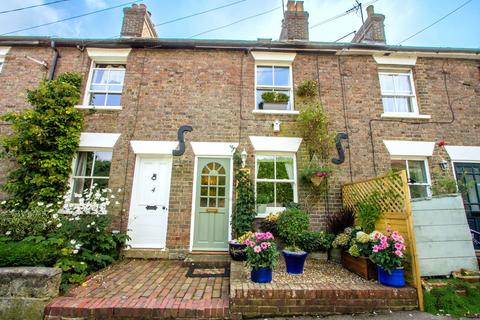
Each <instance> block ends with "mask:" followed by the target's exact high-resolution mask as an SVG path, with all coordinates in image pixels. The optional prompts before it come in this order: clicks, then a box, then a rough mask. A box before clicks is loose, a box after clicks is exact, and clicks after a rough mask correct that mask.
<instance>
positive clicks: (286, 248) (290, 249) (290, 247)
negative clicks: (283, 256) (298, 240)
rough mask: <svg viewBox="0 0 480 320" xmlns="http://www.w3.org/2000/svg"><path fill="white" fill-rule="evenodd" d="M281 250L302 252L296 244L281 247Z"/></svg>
mask: <svg viewBox="0 0 480 320" xmlns="http://www.w3.org/2000/svg"><path fill="white" fill-rule="evenodd" d="M283 250H284V251H288V252H295V253H300V252H304V250H302V249H301V248H299V247H297V246H286V247H285V248H283Z"/></svg>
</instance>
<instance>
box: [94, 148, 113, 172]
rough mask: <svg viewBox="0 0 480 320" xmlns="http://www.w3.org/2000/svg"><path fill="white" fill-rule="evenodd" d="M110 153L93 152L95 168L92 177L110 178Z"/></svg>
mask: <svg viewBox="0 0 480 320" xmlns="http://www.w3.org/2000/svg"><path fill="white" fill-rule="evenodd" d="M111 162H112V153H111V152H95V167H94V170H93V175H94V176H96V177H108V176H110V164H111Z"/></svg>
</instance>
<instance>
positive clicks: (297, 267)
mask: <svg viewBox="0 0 480 320" xmlns="http://www.w3.org/2000/svg"><path fill="white" fill-rule="evenodd" d="M282 253H283V257H284V258H285V264H286V266H287V273H290V274H302V273H303V266H304V265H305V259H306V258H307V255H308V253H306V252H305V251H302V252H290V251H286V250H283V251H282Z"/></svg>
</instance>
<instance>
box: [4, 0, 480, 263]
mask: <svg viewBox="0 0 480 320" xmlns="http://www.w3.org/2000/svg"><path fill="white" fill-rule="evenodd" d="M367 13H368V17H367V19H366V21H365V23H364V25H363V26H361V28H360V29H359V31H358V32H357V33H356V35H355V36H354V38H353V40H352V41H351V42H349V43H325V42H314V41H310V40H309V36H308V29H309V28H308V13H307V12H306V11H305V10H304V7H303V2H302V1H293V0H290V1H288V3H287V10H286V11H285V15H284V20H283V22H282V28H281V35H280V39H279V40H275V41H273V40H272V41H271V40H265V39H263V40H258V41H237V40H171V39H162V38H160V37H159V36H158V35H157V33H156V31H155V28H154V26H153V24H152V22H151V20H150V13H149V12H148V11H147V8H146V7H145V6H144V5H133V6H132V7H130V8H125V9H124V19H123V26H122V36H121V37H120V38H118V39H108V40H89V39H55V38H50V37H16V36H15V37H0V70H1V71H0V110H1V111H0V112H1V113H4V112H7V111H12V110H22V109H25V108H28V107H29V106H28V105H27V103H26V101H25V91H26V89H28V88H31V87H33V86H35V85H37V84H38V83H39V82H40V81H41V80H42V79H44V78H45V77H47V75H48V74H49V73H51V74H52V75H56V74H58V73H62V72H66V71H76V72H79V73H81V74H82V75H83V76H84V83H83V86H82V104H81V105H79V106H78V108H79V109H82V110H83V112H84V113H85V125H84V130H83V131H84V132H83V133H82V135H81V142H80V147H79V150H78V155H77V157H76V159H75V161H74V164H73V168H72V176H71V186H72V189H73V191H75V192H81V191H82V190H83V189H84V188H88V187H90V186H91V185H92V184H93V183H97V184H99V185H101V186H107V185H108V186H110V187H111V188H112V189H114V190H117V189H121V191H120V199H121V200H122V208H121V209H119V210H118V211H117V212H114V213H113V214H115V215H116V217H117V218H118V219H117V220H116V221H115V222H114V228H117V229H121V230H126V231H128V233H129V235H130V237H131V241H130V245H131V247H132V248H133V249H153V250H161V253H159V255H160V256H162V255H163V256H170V257H180V256H182V255H183V254H185V253H186V252H189V251H224V250H226V249H227V247H228V245H227V241H228V240H229V239H230V237H231V232H230V220H231V216H232V207H233V206H234V201H235V197H234V190H233V189H234V179H233V160H232V155H233V152H234V151H235V150H239V151H243V150H245V151H246V152H247V155H248V156H247V161H246V165H247V166H248V167H249V168H250V169H251V173H252V176H253V180H254V182H255V189H256V193H257V199H258V198H263V199H268V200H266V201H265V202H264V204H266V206H263V207H266V208H265V210H261V212H259V218H262V217H264V216H265V215H266V214H268V213H269V212H275V211H279V210H281V209H282V208H283V207H284V205H285V203H288V202H291V201H293V202H299V203H300V204H302V203H305V202H307V201H308V204H309V211H310V214H311V222H312V225H313V226H314V228H316V229H322V228H324V227H325V219H326V217H327V216H328V215H329V214H331V213H332V212H334V211H336V210H337V209H338V208H340V207H341V205H342V204H341V186H342V184H344V183H346V182H351V181H356V180H361V179H365V178H370V177H373V176H376V175H380V174H383V173H386V172H388V171H389V170H391V169H406V170H407V172H408V176H409V179H410V180H409V181H410V191H411V195H412V197H413V198H418V197H428V196H430V195H431V188H430V187H431V185H432V178H431V177H432V175H431V173H432V172H434V171H440V170H442V169H441V168H440V165H442V166H444V167H445V168H446V167H448V168H449V172H450V173H451V174H454V175H455V176H456V177H457V178H459V179H466V180H468V181H474V182H475V183H473V184H471V187H470V189H469V190H468V192H467V193H466V195H465V197H464V203H465V208H466V211H467V217H468V222H469V224H470V228H471V229H473V230H475V231H477V232H480V120H479V119H480V50H479V49H455V48H426V47H407V46H396V45H388V44H386V41H385V38H386V37H385V30H384V24H383V21H384V19H385V17H384V16H383V15H381V14H378V13H375V12H374V9H373V6H370V7H368V8H367ZM279 31H280V30H279ZM160 36H161V35H160ZM56 53H58V55H57V54H56ZM28 57H30V58H33V59H35V60H37V61H45V62H46V65H47V67H45V66H43V65H40V64H37V63H35V62H34V60H33V59H29V58H28ZM304 80H315V81H317V82H318V84H319V86H318V89H319V97H320V100H321V102H322V105H323V107H324V108H325V110H326V112H327V114H328V117H329V120H330V126H331V128H330V129H331V131H335V132H337V133H346V134H347V135H348V138H347V139H344V140H342V141H341V142H342V145H343V148H344V150H345V161H344V162H343V163H341V164H339V165H337V166H335V170H334V172H333V175H332V177H331V178H330V179H329V183H328V192H327V193H326V194H325V195H322V196H318V195H313V196H312V195H310V191H309V189H308V187H306V186H304V185H303V184H302V183H301V182H300V181H299V171H300V169H301V168H302V167H303V166H305V165H306V164H307V163H308V161H309V159H308V158H309V157H308V154H307V152H306V150H305V146H304V144H302V139H301V137H300V135H299V133H298V130H296V127H295V121H296V118H297V116H298V114H299V111H300V110H299V108H298V106H297V105H296V103H295V99H294V92H295V89H296V87H297V86H298V84H300V83H301V82H302V81H304ZM266 91H274V92H282V93H285V94H287V95H288V96H290V97H291V99H290V100H289V102H288V103H286V104H284V105H283V106H282V107H280V108H278V107H275V108H271V107H269V106H268V105H267V104H262V103H261V102H262V101H261V100H262V97H261V94H262V93H263V92H266ZM274 124H275V125H274ZM185 125H189V126H191V127H192V129H193V131H191V132H188V131H187V132H185V135H184V136H185V141H186V142H185V152H184V153H183V154H182V155H180V156H176V155H173V153H172V152H173V150H180V149H182V146H181V145H179V142H178V138H177V133H178V130H179V128H180V127H182V126H185ZM0 130H1V133H2V134H6V133H8V132H9V128H8V125H6V123H2V126H0ZM440 139H444V140H445V141H446V142H447V147H446V148H439V147H438V146H437V145H436V142H437V141H439V140H440ZM444 159H445V160H447V163H446V165H445V163H444V161H443V160H444ZM262 166H269V167H273V168H275V170H273V175H269V176H262V175H259V174H258V173H259V172H260V170H258V169H259V168H261V167H262ZM9 168H11V163H9V162H8V161H3V162H1V166H0V177H1V179H3V180H4V179H5V176H6V173H7V172H8V170H9ZM98 168H100V169H98ZM276 168H281V169H282V170H279V174H277V170H276ZM280 172H281V174H280ZM133 249H132V250H133Z"/></svg>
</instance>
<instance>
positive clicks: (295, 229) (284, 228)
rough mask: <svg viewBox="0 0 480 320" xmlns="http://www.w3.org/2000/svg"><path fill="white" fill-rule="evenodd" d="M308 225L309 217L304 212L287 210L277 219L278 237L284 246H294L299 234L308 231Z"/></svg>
mask: <svg viewBox="0 0 480 320" xmlns="http://www.w3.org/2000/svg"><path fill="white" fill-rule="evenodd" d="M309 224H310V221H309V217H308V214H307V213H306V212H305V211H303V210H300V209H294V208H290V209H287V210H285V211H284V212H283V213H282V214H280V217H279V218H278V221H277V229H278V235H279V237H280V238H281V239H282V240H283V241H284V242H285V244H286V245H295V244H296V243H298V242H299V239H300V234H301V233H302V232H304V231H307V230H308V227H309Z"/></svg>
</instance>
